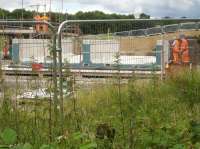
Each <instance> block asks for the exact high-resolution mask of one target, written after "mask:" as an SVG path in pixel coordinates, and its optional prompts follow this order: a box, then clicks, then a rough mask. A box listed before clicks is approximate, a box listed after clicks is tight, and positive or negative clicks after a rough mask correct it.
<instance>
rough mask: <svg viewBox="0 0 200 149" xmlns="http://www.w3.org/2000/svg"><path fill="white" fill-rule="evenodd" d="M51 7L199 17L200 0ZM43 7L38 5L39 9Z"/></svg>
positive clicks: (90, 1) (9, 1)
mask: <svg viewBox="0 0 200 149" xmlns="http://www.w3.org/2000/svg"><path fill="white" fill-rule="evenodd" d="M23 1H24V2H23V3H24V8H26V9H31V10H33V9H34V8H31V7H30V5H35V4H45V3H46V4H47V10H49V8H50V0H23ZM51 4H52V5H51V8H52V10H53V11H57V12H68V13H72V14H74V13H76V12H77V11H94V10H100V11H104V12H106V13H118V14H140V13H142V12H144V13H147V14H149V15H151V16H153V17H165V16H170V17H183V16H185V17H191V18H200V11H199V8H200V0H63V7H62V0H51ZM0 7H1V8H5V9H9V10H13V9H16V8H21V7H22V0H0ZM42 10H44V7H42V6H41V7H40V11H42Z"/></svg>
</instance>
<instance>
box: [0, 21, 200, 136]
mask: <svg viewBox="0 0 200 149" xmlns="http://www.w3.org/2000/svg"><path fill="white" fill-rule="evenodd" d="M23 25H24V26H25V27H23ZM38 25H39V26H38ZM44 25H45V26H44ZM199 26H200V25H199V20H195V19H180V20H175V19H172V20H169V19H167V20H136V19H133V20H132V19H129V20H67V21H65V22H63V23H62V24H60V26H59V27H58V31H57V28H56V27H54V26H52V25H51V24H49V23H48V22H38V21H23V22H18V21H0V53H1V54H0V56H1V63H0V64H1V69H0V81H1V87H0V96H1V97H2V98H4V97H5V96H7V94H8V93H7V90H8V91H9V92H12V97H11V99H13V101H18V100H20V102H21V103H24V101H26V100H27V99H31V100H34V102H35V101H36V102H38V101H39V100H37V99H47V101H48V102H49V104H48V105H49V107H50V110H51V109H53V108H54V111H55V115H54V118H55V119H54V120H53V122H52V123H56V122H58V123H59V125H60V127H61V129H62V132H63V127H64V123H65V122H64V119H65V117H66V115H65V114H64V112H65V111H66V108H65V107H64V103H65V102H67V101H73V102H74V103H73V104H74V105H73V106H74V107H75V106H76V105H75V104H76V103H75V102H76V99H77V98H78V96H79V94H80V92H81V91H82V90H87V91H88V90H89V91H91V92H92V91H93V89H94V88H95V87H96V86H101V85H102V84H109V83H111V84H114V85H116V80H117V81H118V79H119V80H120V81H119V82H118V84H119V85H123V84H124V83H127V82H128V79H127V78H132V77H134V78H139V79H141V78H142V79H143V78H148V79H149V78H153V77H156V79H157V78H161V79H164V77H165V74H166V71H167V67H168V65H169V64H173V61H174V55H173V47H174V46H173V42H174V40H181V38H182V37H184V38H185V39H187V41H188V43H189V55H190V64H192V65H193V66H194V67H195V66H196V65H199V64H200V59H199V56H200V46H199V37H198V36H199V35H200V30H199ZM46 27H48V30H46ZM44 28H45V30H44V31H42V30H43V29H44ZM178 56H179V57H180V66H181V63H182V56H181V53H180V55H178ZM58 79H59V80H58ZM35 105H37V103H36V104H35ZM20 106H22V104H21V105H20ZM51 106H53V108H52V107H51ZM22 107H23V106H22ZM28 108H30V107H28ZM74 109H75V108H74ZM25 110H27V111H29V110H30V109H25ZM31 110H34V109H31ZM50 114H52V113H51V112H50ZM75 114H76V113H75ZM49 119H51V115H49ZM38 123H40V122H38ZM56 133H57V132H56V130H55V134H56ZM50 134H51V135H50V137H52V136H53V135H54V131H53V130H52V132H50Z"/></svg>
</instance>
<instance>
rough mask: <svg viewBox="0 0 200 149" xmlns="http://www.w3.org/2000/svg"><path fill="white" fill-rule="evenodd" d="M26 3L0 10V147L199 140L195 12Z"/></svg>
mask: <svg viewBox="0 0 200 149" xmlns="http://www.w3.org/2000/svg"><path fill="white" fill-rule="evenodd" d="M22 2H23V1H22ZM45 2H46V1H45ZM50 2H51V1H50ZM64 4H65V3H64V2H63V1H62V11H63V9H64V6H65V5H64ZM50 6H51V5H50ZM50 6H49V7H50ZM28 7H29V8H28V9H30V10H31V9H32V10H33V11H30V12H29V11H26V10H25V9H24V7H23V5H22V11H20V13H21V14H20V15H19V16H20V17H21V19H6V17H7V18H9V17H10V16H9V13H8V12H7V11H5V10H4V13H5V14H6V12H7V16H6V15H5V14H3V19H0V121H1V122H2V124H0V149H1V148H8V149H18V148H19V149H66V148H67V149H68V148H69V149H135V148H136V149H148V148H149V149H189V148H190V149H199V148H200V145H199V144H200V140H199V138H200V137H199V128H200V119H199V111H200V108H199V107H200V106H199V104H200V101H199V97H200V96H199V95H200V94H199V91H200V87H199V83H200V78H199V76H200V19H197V18H186V17H182V18H171V17H169V18H167V17H166V18H151V17H150V16H148V15H146V14H142V15H141V16H145V15H146V16H145V17H146V18H142V17H141V18H139V19H137V18H135V17H134V16H133V15H131V14H130V15H120V14H118V16H117V14H108V15H107V16H117V17H116V18H111V19H98V18H94V17H93V16H92V18H93V19H89V18H88V19H87V17H89V15H88V14H90V12H85V16H86V17H83V16H84V12H79V13H77V15H74V16H75V17H74V18H73V15H70V14H68V13H66V14H64V13H58V12H56V13H54V12H51V11H49V12H48V11H47V5H46V3H45V4H44V5H39V4H36V5H30V6H28ZM40 7H42V8H44V10H42V11H41V10H40ZM50 10H51V7H50ZM1 11H2V12H3V9H2V10H1ZM13 12H15V11H13ZM13 12H10V14H12V15H13V14H14V13H13ZM27 12H29V13H30V14H31V17H32V18H31V19H24V18H26V17H27V16H28V13H27ZM94 13H97V14H98V15H103V14H104V13H101V12H99V11H95V12H94ZM91 14H92V13H91ZM91 14H90V15H91ZM56 15H57V16H56ZM98 15H97V16H98ZM104 15H106V14H104ZM77 16H80V18H83V19H79V17H77ZM122 17H124V18H122ZM128 17H130V18H128ZM68 18H73V19H68ZM55 20H58V21H55ZM54 21H55V22H54Z"/></svg>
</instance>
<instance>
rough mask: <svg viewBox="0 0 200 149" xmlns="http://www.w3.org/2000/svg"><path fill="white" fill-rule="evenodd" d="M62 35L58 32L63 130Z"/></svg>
mask: <svg viewBox="0 0 200 149" xmlns="http://www.w3.org/2000/svg"><path fill="white" fill-rule="evenodd" d="M61 42H62V35H61V34H58V53H59V54H58V59H59V60H58V61H59V68H58V69H59V70H58V73H59V96H60V100H59V101H60V116H61V117H60V118H61V130H62V132H63V129H64V128H63V120H64V107H63V104H64V103H63V71H62V43H61Z"/></svg>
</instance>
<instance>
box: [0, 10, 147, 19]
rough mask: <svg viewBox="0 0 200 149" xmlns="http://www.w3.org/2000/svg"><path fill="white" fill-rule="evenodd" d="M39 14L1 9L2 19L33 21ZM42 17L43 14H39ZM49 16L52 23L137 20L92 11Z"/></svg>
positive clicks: (49, 14) (141, 16)
mask: <svg viewBox="0 0 200 149" xmlns="http://www.w3.org/2000/svg"><path fill="white" fill-rule="evenodd" d="M36 14H37V12H36V11H30V10H25V9H15V10H13V11H8V10H5V9H2V8H0V19H10V20H12V19H16V20H19V19H25V20H32V19H33V18H34V16H35V15H36ZM39 14H40V15H42V14H43V13H41V12H40V13H39ZM47 15H48V16H50V19H51V21H52V22H60V21H63V20H66V19H69V20H80V19H81V20H87V19H89V20H94V19H135V15H134V14H129V15H123V14H116V13H112V14H106V13H104V12H101V11H91V12H82V11H79V12H77V13H75V14H69V13H59V12H51V13H50V12H48V13H47ZM139 18H141V19H150V15H147V14H145V13H142V14H140V16H139Z"/></svg>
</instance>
